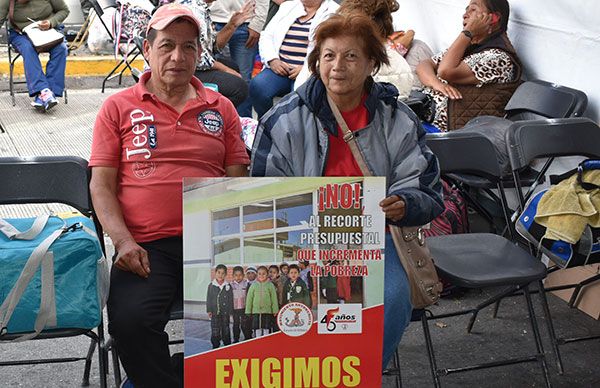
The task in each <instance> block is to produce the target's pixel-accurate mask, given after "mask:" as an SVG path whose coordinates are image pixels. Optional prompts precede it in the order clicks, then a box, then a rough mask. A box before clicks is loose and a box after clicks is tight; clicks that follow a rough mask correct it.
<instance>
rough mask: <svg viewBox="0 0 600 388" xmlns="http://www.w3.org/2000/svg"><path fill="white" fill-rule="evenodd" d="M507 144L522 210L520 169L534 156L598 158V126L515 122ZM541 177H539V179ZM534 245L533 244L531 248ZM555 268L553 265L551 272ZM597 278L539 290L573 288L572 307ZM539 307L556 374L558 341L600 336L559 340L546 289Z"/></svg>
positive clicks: (590, 123) (525, 197) (576, 122)
mask: <svg viewBox="0 0 600 388" xmlns="http://www.w3.org/2000/svg"><path fill="white" fill-rule="evenodd" d="M507 144H508V146H509V156H510V162H511V167H512V170H513V178H514V184H515V190H516V192H517V196H518V198H519V207H520V209H523V208H524V206H525V203H526V201H527V200H528V199H529V197H530V196H531V195H532V194H533V190H531V189H530V190H528V191H527V193H524V192H523V187H522V185H521V178H520V172H519V171H520V169H521V168H522V167H523V166H527V165H529V163H531V162H532V161H533V160H534V159H537V158H550V160H553V159H554V158H555V157H560V156H585V157H589V158H600V127H598V125H597V124H596V123H594V122H593V121H591V120H589V119H586V118H567V119H557V120H535V121H522V122H517V123H515V124H513V125H512V126H511V128H510V129H509V132H508V133H507ZM539 179H541V177H540V178H538V180H539ZM531 248H534V247H531ZM537 255H538V258H541V252H537ZM554 270H558V267H554V268H553V269H551V270H550V271H554ZM598 280H600V274H599V275H595V276H592V277H590V278H588V279H586V280H584V281H583V282H581V283H577V284H567V285H562V286H557V287H549V288H546V289H544V285H543V284H542V282H541V281H540V283H539V289H540V290H543V291H555V290H564V289H571V288H574V291H573V295H572V296H571V301H570V303H569V306H570V307H571V308H573V307H574V302H575V300H576V299H577V295H578V294H579V292H580V291H581V288H582V287H583V286H584V285H586V284H589V283H591V282H594V281H598ZM540 295H541V298H542V306H543V309H544V313H545V315H546V322H547V325H548V332H549V334H550V338H551V341H552V346H553V350H554V354H555V356H556V361H557V367H558V370H559V373H560V374H562V373H563V363H562V359H561V357H560V351H559V348H558V345H559V344H564V343H569V342H576V341H583V340H590V339H599V338H600V335H593V336H586V337H578V338H569V339H562V338H557V337H556V333H555V330H554V326H553V324H552V318H551V315H550V309H549V308H548V302H547V300H546V295H545V292H540Z"/></svg>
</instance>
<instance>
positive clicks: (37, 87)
mask: <svg viewBox="0 0 600 388" xmlns="http://www.w3.org/2000/svg"><path fill="white" fill-rule="evenodd" d="M8 42H9V44H10V45H12V46H13V47H14V48H15V49H16V50H17V51H18V52H19V53H20V54H21V56H22V57H23V66H24V67H25V79H26V80H27V89H28V90H29V96H31V97H33V96H35V95H37V94H38V93H39V92H40V91H41V90H42V89H45V88H48V89H50V90H52V93H54V95H55V96H58V97H60V96H62V94H63V91H64V90H65V69H66V67H67V45H66V44H65V42H64V41H63V42H62V43H61V44H59V45H56V46H54V47H53V48H52V49H50V60H49V61H48V64H47V65H46V73H45V74H44V71H43V69H42V64H41V62H40V58H39V56H38V55H39V54H38V52H37V51H35V48H34V47H33V44H31V41H30V40H29V38H28V37H27V36H26V35H21V34H19V33H18V32H16V31H14V30H12V29H11V30H9V31H8Z"/></svg>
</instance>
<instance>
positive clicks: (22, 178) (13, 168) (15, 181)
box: [0, 156, 106, 388]
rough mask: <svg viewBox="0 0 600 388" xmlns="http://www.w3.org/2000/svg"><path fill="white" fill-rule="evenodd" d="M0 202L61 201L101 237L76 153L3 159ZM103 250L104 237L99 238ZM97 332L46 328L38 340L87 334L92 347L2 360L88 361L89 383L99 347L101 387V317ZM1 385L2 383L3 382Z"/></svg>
mask: <svg viewBox="0 0 600 388" xmlns="http://www.w3.org/2000/svg"><path fill="white" fill-rule="evenodd" d="M0 181H2V182H4V183H3V184H2V185H0V204H1V205H14V204H34V203H61V204H65V205H69V206H71V207H73V208H75V209H77V210H78V211H79V212H80V213H81V214H83V215H84V216H86V217H90V218H92V219H93V221H94V224H95V225H96V230H97V233H98V236H102V229H101V227H100V224H99V223H98V222H97V220H96V218H95V215H94V211H93V209H92V206H91V200H90V195H89V190H88V186H89V183H88V182H89V174H88V169H87V161H85V160H84V159H81V158H79V157H76V156H63V157H54V156H39V157H31V158H19V157H10V158H0ZM100 244H101V246H102V250H103V251H104V242H103V239H100ZM96 330H97V333H95V332H94V331H92V330H89V329H78V328H72V329H54V330H43V331H42V332H41V333H40V334H39V335H38V336H37V337H35V338H34V339H35V340H38V339H54V338H62V337H73V336H79V335H85V336H87V337H89V338H91V343H90V347H89V349H88V352H87V355H86V356H85V357H63V358H47V359H30V360H14V361H0V367H1V366H7V365H34V364H44V363H61V362H74V361H80V360H85V361H86V363H85V369H84V375H83V382H82V385H83V386H88V385H89V376H90V368H91V362H92V357H93V354H94V350H95V348H96V346H97V347H98V361H99V369H100V386H101V387H102V388H104V387H106V375H105V373H104V371H105V359H106V356H105V355H104V353H103V350H102V345H103V343H104V322H103V319H102V317H101V318H100V324H99V325H98V327H97V329H96ZM19 336H21V334H3V335H0V341H11V340H14V339H16V338H18V337H19ZM0 385H1V384H0Z"/></svg>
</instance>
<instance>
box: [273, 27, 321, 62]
mask: <svg viewBox="0 0 600 388" xmlns="http://www.w3.org/2000/svg"><path fill="white" fill-rule="evenodd" d="M312 20H313V18H310V19H308V20H307V21H305V22H301V21H300V19H296V20H295V21H294V23H293V24H292V25H291V26H290V29H289V30H288V32H287V34H285V38H283V42H282V43H281V47H280V49H279V59H281V61H282V62H284V63H285V64H287V65H292V66H296V65H302V64H304V58H305V57H306V51H307V49H308V35H309V30H310V24H311V23H312Z"/></svg>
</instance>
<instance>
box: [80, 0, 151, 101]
mask: <svg viewBox="0 0 600 388" xmlns="http://www.w3.org/2000/svg"><path fill="white" fill-rule="evenodd" d="M90 3H92V7H93V8H94V11H95V12H96V14H97V15H98V18H99V19H100V22H101V23H102V26H104V29H105V30H106V33H107V34H108V36H109V37H110V39H111V41H112V42H113V43H114V44H117V41H116V39H115V36H114V35H113V32H112V30H111V29H110V28H109V27H108V26H107V25H106V23H104V20H103V19H102V15H104V10H105V9H106V8H116V9H117V10H118V6H117V2H116V1H115V0H100V1H99V0H90ZM101 3H102V4H101ZM119 51H120V50H119ZM141 53H142V51H140V50H139V48H138V46H137V45H135V44H134V45H133V46H132V47H131V49H129V51H128V52H127V53H122V54H124V55H123V56H122V57H121V60H120V61H119V62H118V63H117V64H116V65H115V67H113V68H112V70H111V71H110V72H109V73H108V74H107V75H106V77H104V79H103V80H102V93H104V89H105V88H106V83H107V82H108V81H110V80H112V79H113V78H116V77H119V85H121V83H122V81H123V73H125V71H126V70H129V72H130V73H131V74H132V77H133V78H134V80H135V81H136V82H137V81H138V78H139V71H136V70H137V69H135V68H133V67H132V66H131V64H132V63H133V61H135V60H136V59H137V57H138V56H139V55H140V54H141Z"/></svg>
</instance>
